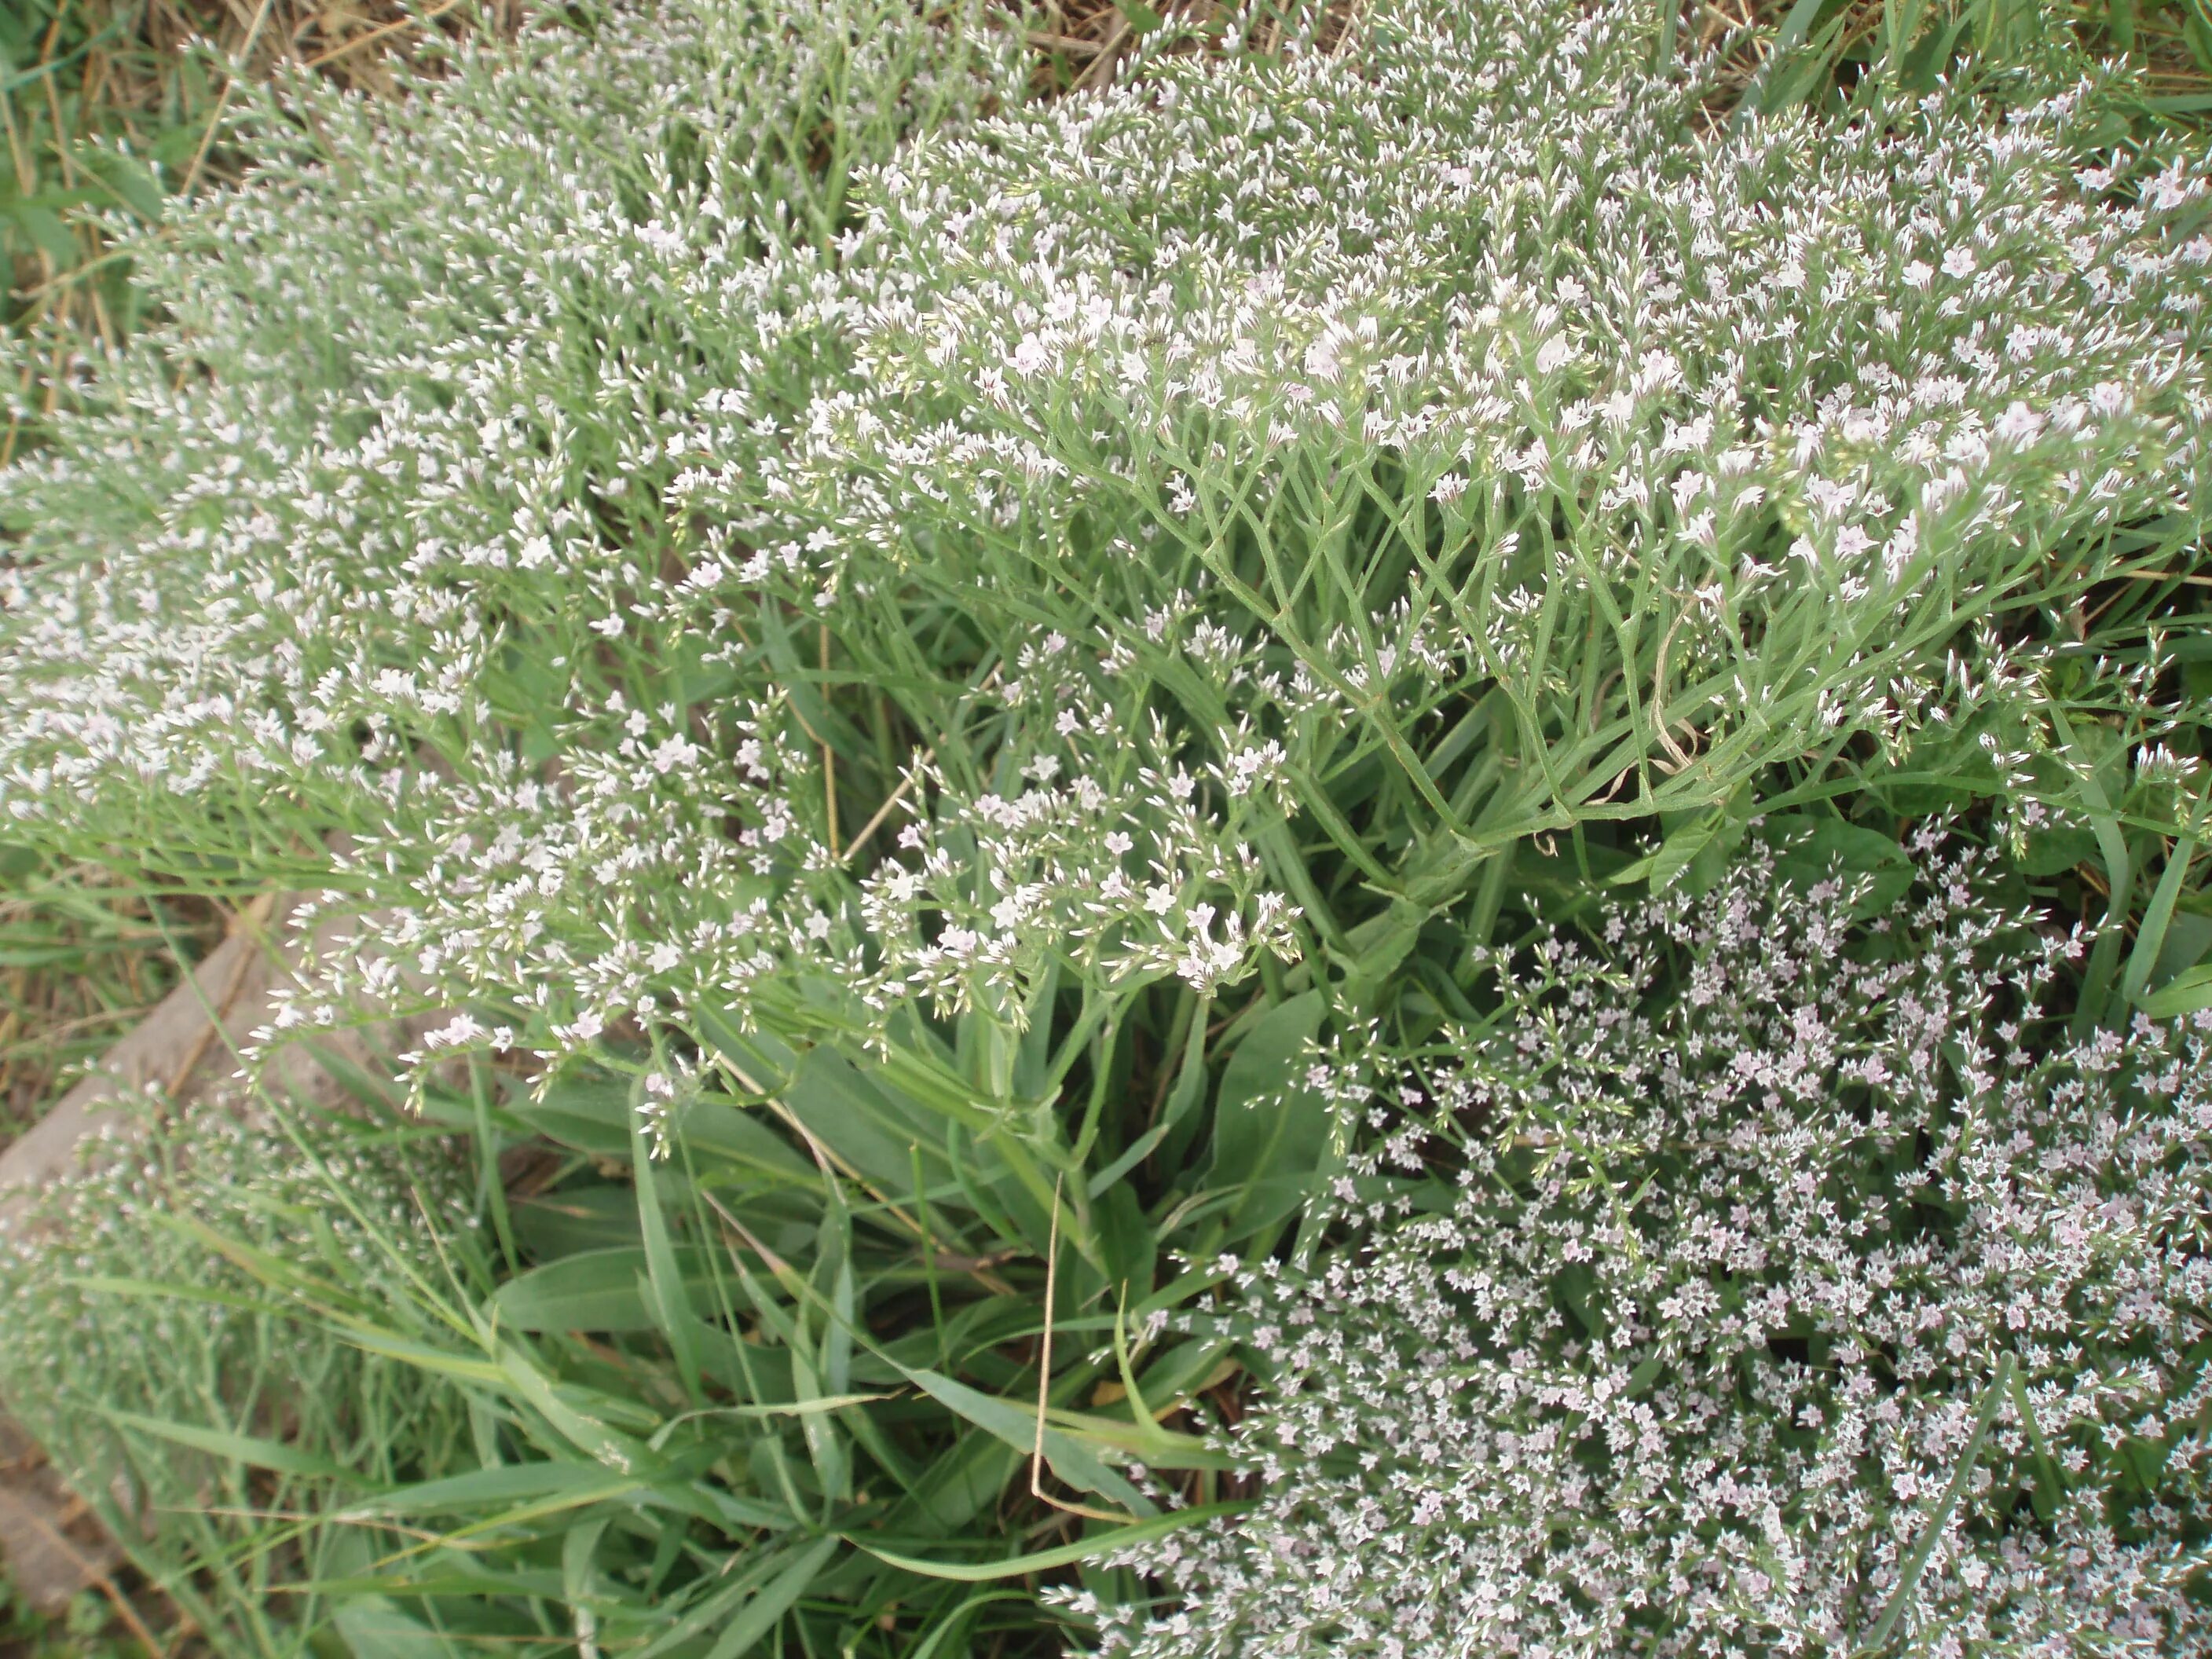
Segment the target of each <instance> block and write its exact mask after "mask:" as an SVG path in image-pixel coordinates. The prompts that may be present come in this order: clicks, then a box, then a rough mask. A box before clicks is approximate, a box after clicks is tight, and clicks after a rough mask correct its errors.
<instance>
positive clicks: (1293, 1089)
mask: <svg viewBox="0 0 2212 1659" xmlns="http://www.w3.org/2000/svg"><path fill="white" fill-rule="evenodd" d="M1323 1009H1324V1004H1323V1002H1322V994H1321V993H1320V992H1318V991H1309V992H1307V993H1306V994H1304V995H1303V996H1298V997H1293V998H1291V1000H1289V1001H1288V1002H1284V1003H1279V1004H1278V1005H1276V1006H1274V1007H1273V1008H1270V1009H1269V1010H1268V1011H1267V1012H1266V1013H1265V1014H1263V1015H1261V1018H1260V1022H1259V1024H1256V1025H1255V1026H1254V1027H1253V1028H1252V1030H1251V1032H1250V1033H1249V1035H1248V1036H1246V1037H1245V1039H1244V1040H1243V1042H1240V1043H1239V1044H1237V1051H1236V1052H1235V1053H1234V1054H1231V1055H1230V1057H1229V1063H1228V1065H1227V1066H1224V1067H1223V1068H1222V1073H1221V1083H1220V1085H1219V1087H1218V1089H1217V1090H1216V1091H1215V1094H1214V1121H1213V1163H1212V1168H1211V1170H1210V1172H1209V1177H1208V1178H1209V1180H1210V1182H1211V1183H1212V1185H1214V1186H1216V1187H1241V1188H1243V1194H1242V1195H1241V1196H1240V1197H1239V1198H1237V1200H1236V1201H1235V1202H1234V1204H1232V1206H1231V1208H1230V1211H1229V1218H1228V1219H1229V1226H1230V1234H1231V1237H1244V1236H1246V1235H1248V1234H1249V1233H1252V1232H1255V1231H1258V1230H1259V1229H1261V1228H1262V1227H1265V1226H1267V1225H1269V1224H1270V1223H1272V1222H1274V1221H1278V1220H1280V1219H1281V1218H1283V1217H1284V1216H1286V1215H1288V1214H1289V1213H1291V1211H1293V1210H1295V1209H1297V1207H1298V1204H1299V1202H1300V1200H1301V1199H1302V1198H1303V1196H1304V1181H1303V1179H1302V1178H1303V1177H1304V1176H1310V1174H1311V1173H1312V1171H1313V1170H1314V1169H1315V1167H1316V1165H1317V1164H1319V1163H1320V1162H1321V1158H1322V1152H1323V1151H1324V1150H1325V1148H1326V1146H1327V1144H1328V1103H1327V1102H1326V1101H1324V1100H1323V1099H1322V1097H1321V1096H1320V1095H1319V1094H1318V1093H1316V1091H1313V1090H1312V1089H1310V1088H1308V1087H1307V1086H1306V1083H1305V1078H1304V1066H1303V1064H1302V1063H1301V1062H1302V1060H1303V1059H1304V1051H1305V1048H1306V1046H1307V1044H1309V1043H1310V1042H1312V1041H1313V1038H1314V1036H1315V1034H1316V1032H1317V1031H1319V1030H1320V1029H1321V1022H1322V1012H1323Z"/></svg>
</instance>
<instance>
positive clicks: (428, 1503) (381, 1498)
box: [345, 1463, 645, 1520]
mask: <svg viewBox="0 0 2212 1659" xmlns="http://www.w3.org/2000/svg"><path fill="white" fill-rule="evenodd" d="M644 1490H645V1483H644V1482H642V1481H641V1480H637V1479H636V1478H635V1476H632V1475H627V1474H620V1473H618V1472H617V1471H616V1470H613V1469H603V1468H599V1466H598V1465H597V1464H595V1463H503V1464H497V1465H495V1466H494V1467H492V1468H483V1469H475V1470H471V1472H470V1473H469V1474H457V1475H453V1476H452V1477H451V1478H449V1479H447V1480H423V1481H418V1482H416V1484H415V1485H413V1486H402V1487H400V1488H399V1489H398V1491H396V1492H380V1493H378V1494H377V1495H376V1496H375V1497H374V1498H369V1499H368V1500H367V1501H365V1502H362V1503H359V1504H349V1505H348V1506H347V1508H346V1510H345V1513H346V1516H348V1517H349V1518H351V1519H356V1520H372V1519H374V1518H376V1517H378V1516H424V1515H441V1514H459V1513H466V1512H468V1511H471V1510H481V1509H505V1508H507V1507H509V1506H511V1505H513V1504H525V1503H536V1502H538V1501H539V1500H543V1499H551V1500H555V1501H556V1502H557V1503H559V1504H562V1506H565V1507H572V1508H573V1507H579V1506H581V1505H583V1504H597V1503H600V1502H603V1501H605V1499H608V1498H622V1497H625V1496H627V1495H629V1494H630V1493H633V1492H642V1491H644Z"/></svg>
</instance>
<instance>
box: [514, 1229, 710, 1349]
mask: <svg viewBox="0 0 2212 1659" xmlns="http://www.w3.org/2000/svg"><path fill="white" fill-rule="evenodd" d="M669 1255H670V1267H671V1270H672V1271H673V1272H674V1273H676V1274H677V1275H678V1277H679V1278H680V1279H681V1280H682V1282H683V1284H684V1287H685V1289H686V1291H687V1292H688V1294H689V1297H690V1304H691V1306H692V1309H693V1310H694V1311H695V1312H698V1313H702V1314H706V1313H711V1312H713V1311H714V1299H713V1295H712V1287H713V1276H712V1269H711V1267H709V1265H708V1247H707V1246H704V1245H699V1244H683V1245H677V1246H673V1247H671V1250H670V1252H669ZM651 1273H652V1265H651V1262H650V1261H649V1259H648V1257H647V1254H646V1250H645V1249H644V1247H643V1246H642V1245H630V1246H624V1247H622V1248H620V1249H610V1250H586V1251H583V1252H581V1253H580V1254H579V1255H567V1256H562V1257H561V1258H560V1259H559V1260H558V1261H548V1262H546V1263H544V1264H543V1265H542V1266H540V1267H532V1268H531V1269H530V1270H529V1271H528V1272H527V1273H521V1274H519V1275H517V1276H516V1277H515V1278H513V1279H508V1280H507V1283H506V1284H504V1285H501V1286H500V1287H499V1289H498V1290H497V1291H495V1292H494V1293H493V1295H492V1299H491V1306H492V1311H493V1312H494V1313H495V1314H496V1315H497V1316H498V1318H499V1322H500V1323H501V1325H503V1326H506V1327H507V1328H509V1329H512V1330H518V1331H609V1332H612V1331H625V1332H626V1331H652V1330H658V1329H659V1328H661V1310H659V1308H658V1307H656V1306H654V1305H653V1304H651V1303H649V1302H648V1300H647V1297H646V1296H645V1295H644V1294H643V1293H641V1291H640V1290H639V1288H638V1286H639V1285H640V1283H641V1282H642V1281H645V1280H647V1279H649V1278H650V1275H651Z"/></svg>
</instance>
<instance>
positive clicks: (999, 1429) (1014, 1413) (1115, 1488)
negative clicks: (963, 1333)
mask: <svg viewBox="0 0 2212 1659" xmlns="http://www.w3.org/2000/svg"><path fill="white" fill-rule="evenodd" d="M892 1363H893V1364H896V1363H897V1362H896V1361H893V1362H892ZM898 1369H899V1370H900V1371H902V1373H904V1375H905V1376H906V1377H907V1380H908V1381H909V1382H910V1383H913V1384H914V1385H915V1387H916V1388H918V1389H921V1390H922V1391H923V1392H924V1393H925V1394H927V1395H929V1396H930V1397H931V1398H932V1399H933V1400H935V1401H937V1402H938V1404H939V1405H941V1406H943V1407H945V1408H946V1409H947V1410H949V1411H951V1412H952V1413H955V1414H957V1416H960V1417H963V1418H964V1419H967V1420H968V1421H969V1422H970V1423H973V1424H974V1425H975V1426H976V1427H977V1428H979V1429H981V1430H982V1431H985V1432H986V1433H987V1434H991V1435H994V1436H996V1437H998V1438H999V1439H1000V1440H1002V1441H1004V1442H1005V1443H1006V1444H1007V1445H1009V1446H1012V1448H1013V1449H1015V1450H1017V1451H1019V1452H1023V1453H1025V1454H1027V1453H1031V1452H1033V1450H1034V1449H1035V1448H1036V1446H1037V1445H1038V1444H1039V1437H1038V1434H1037V1419H1036V1406H1035V1405H1034V1404H1033V1403H1028V1404H1024V1405H1015V1404H1013V1403H1012V1401H1005V1400H998V1399H994V1398H993V1397H992V1396H991V1395H987V1394H982V1393H980V1392H978V1391H977V1390H975V1389H971V1388H969V1386H968V1385H967V1384H966V1383H956V1382H954V1381H953V1380H952V1379H951V1377H949V1376H939V1374H938V1373H937V1372H935V1371H928V1370H909V1369H908V1367H906V1366H904V1365H900V1366H899V1367H898ZM1042 1445H1043V1447H1044V1455H1045V1461H1046V1462H1048V1463H1049V1464H1051V1465H1052V1468H1053V1472H1054V1474H1057V1475H1059V1476H1060V1479H1061V1480H1065V1481H1066V1482H1067V1484H1068V1485H1069V1486H1077V1487H1080V1488H1081V1489H1082V1490H1083V1491H1085V1492H1097V1493H1098V1494H1100V1495H1101V1496H1102V1497H1105V1498H1111V1499H1113V1500H1114V1501H1115V1503H1117V1504H1124V1505H1126V1506H1127V1507H1128V1508H1129V1509H1131V1510H1134V1511H1135V1512H1136V1513H1137V1514H1139V1515H1150V1514H1152V1510H1153V1505H1152V1502H1151V1500H1150V1499H1148V1498H1146V1497H1145V1495H1144V1494H1143V1493H1142V1492H1139V1491H1138V1490H1137V1489H1136V1488H1135V1487H1134V1486H1131V1485H1130V1484H1129V1483H1128V1482H1127V1480H1124V1479H1122V1478H1121V1476H1120V1475H1119V1474H1115V1472H1114V1471H1113V1470H1111V1469H1109V1468H1107V1467H1106V1465H1105V1464H1104V1463H1103V1462H1100V1461H1099V1460H1098V1458H1097V1455H1095V1454H1094V1453H1092V1452H1091V1450H1090V1449H1088V1448H1087V1447H1085V1445H1083V1444H1082V1443H1080V1442H1079V1441H1078V1440H1077V1439H1076V1438H1075V1437H1073V1435H1071V1434H1068V1433H1066V1432H1065V1431H1061V1430H1059V1429H1055V1428H1052V1427H1050V1426H1048V1427H1047V1428H1046V1429H1045V1431H1044V1434H1043V1436H1042Z"/></svg>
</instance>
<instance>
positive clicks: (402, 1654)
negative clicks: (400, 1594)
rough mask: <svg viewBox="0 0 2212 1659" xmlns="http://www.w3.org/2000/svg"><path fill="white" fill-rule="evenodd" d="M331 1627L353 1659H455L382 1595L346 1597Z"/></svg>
mask: <svg viewBox="0 0 2212 1659" xmlns="http://www.w3.org/2000/svg"><path fill="white" fill-rule="evenodd" d="M331 1625H332V1626H334V1627H335V1628H336V1630H337V1633H338V1638H339V1639H340V1640H341V1641H343V1643H344V1644H346V1650H347V1651H348V1652H349V1653H350V1654H352V1655H353V1659H459V1654H460V1650H459V1648H456V1647H455V1646H454V1645H453V1643H452V1642H451V1641H450V1640H448V1639H447V1638H446V1637H444V1636H441V1635H440V1634H439V1633H438V1632H436V1631H434V1630H432V1629H431V1628H430V1627H429V1626H428V1625H426V1624H424V1623H423V1622H422V1620H419V1619H417V1618H416V1617H415V1616H414V1615H413V1614H412V1613H406V1612H404V1611H403V1610H402V1609H401V1607H400V1606H399V1604H398V1602H397V1601H392V1599H391V1598H390V1597H389V1596H385V1595H356V1596H351V1597H349V1598H348V1599H347V1600H346V1601H344V1602H343V1605H341V1606H340V1607H339V1608H338V1610H337V1613H334V1614H333V1615H332V1616H331Z"/></svg>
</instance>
